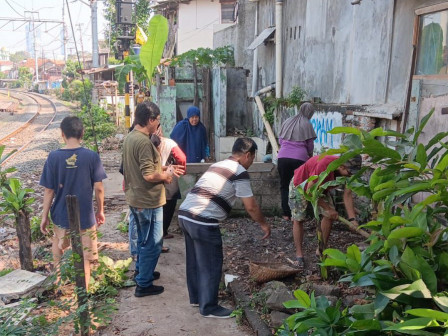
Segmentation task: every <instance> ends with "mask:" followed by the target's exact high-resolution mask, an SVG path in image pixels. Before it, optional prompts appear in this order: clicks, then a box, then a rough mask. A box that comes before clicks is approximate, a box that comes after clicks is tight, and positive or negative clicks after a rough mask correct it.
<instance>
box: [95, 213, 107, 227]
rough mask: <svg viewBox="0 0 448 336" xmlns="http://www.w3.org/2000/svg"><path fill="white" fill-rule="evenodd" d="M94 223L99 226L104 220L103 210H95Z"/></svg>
mask: <svg viewBox="0 0 448 336" xmlns="http://www.w3.org/2000/svg"><path fill="white" fill-rule="evenodd" d="M95 219H96V224H97V225H98V226H101V225H103V224H104V222H105V221H106V217H105V216H104V212H97V213H96V214H95Z"/></svg>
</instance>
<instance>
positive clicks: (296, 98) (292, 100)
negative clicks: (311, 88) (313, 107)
mask: <svg viewBox="0 0 448 336" xmlns="http://www.w3.org/2000/svg"><path fill="white" fill-rule="evenodd" d="M305 97H306V91H305V90H303V89H302V88H301V87H299V86H294V87H293V88H292V90H291V92H290V93H289V95H288V96H287V97H286V98H276V97H274V96H266V97H264V98H263V105H264V109H265V114H264V117H265V118H266V120H267V121H268V122H269V123H270V124H273V123H274V120H275V111H276V110H277V109H278V108H279V107H282V106H283V107H289V108H291V107H297V108H299V107H300V105H301V104H302V102H303V100H304V99H305Z"/></svg>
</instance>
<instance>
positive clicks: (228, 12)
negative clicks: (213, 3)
mask: <svg viewBox="0 0 448 336" xmlns="http://www.w3.org/2000/svg"><path fill="white" fill-rule="evenodd" d="M235 4H236V1H233V0H232V1H224V0H222V1H221V23H234V22H235Z"/></svg>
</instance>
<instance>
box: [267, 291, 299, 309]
mask: <svg viewBox="0 0 448 336" xmlns="http://www.w3.org/2000/svg"><path fill="white" fill-rule="evenodd" d="M290 300H294V295H293V294H292V292H291V291H290V290H288V288H279V289H278V290H275V291H273V292H272V294H271V295H270V296H269V297H268V299H267V300H266V306H267V307H268V308H269V309H271V310H277V311H281V312H285V313H290V312H291V310H289V309H287V308H285V306H284V305H283V302H286V301H290Z"/></svg>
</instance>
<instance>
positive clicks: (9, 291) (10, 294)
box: [0, 270, 47, 303]
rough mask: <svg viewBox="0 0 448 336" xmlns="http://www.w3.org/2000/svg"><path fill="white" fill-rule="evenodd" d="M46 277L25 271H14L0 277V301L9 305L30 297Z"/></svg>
mask: <svg viewBox="0 0 448 336" xmlns="http://www.w3.org/2000/svg"><path fill="white" fill-rule="evenodd" d="M46 278H47V277H45V276H43V275H40V274H38V273H32V272H28V271H25V270H15V271H12V272H11V273H8V274H6V275H5V276H2V277H0V299H1V300H2V301H3V302H5V303H9V302H10V301H11V300H17V299H20V298H23V297H29V296H32V295H33V293H34V292H35V291H36V290H37V289H38V287H39V286H40V285H41V284H42V283H43V282H44V281H45V279H46Z"/></svg>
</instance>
